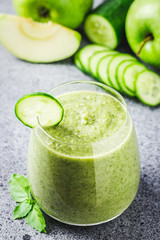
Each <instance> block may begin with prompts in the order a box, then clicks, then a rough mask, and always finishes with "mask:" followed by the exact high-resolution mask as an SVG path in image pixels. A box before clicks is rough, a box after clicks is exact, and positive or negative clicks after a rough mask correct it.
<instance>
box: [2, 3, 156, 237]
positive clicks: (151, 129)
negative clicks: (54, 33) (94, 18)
mask: <svg viewBox="0 0 160 240" xmlns="http://www.w3.org/2000/svg"><path fill="white" fill-rule="evenodd" d="M100 2H101V1H98V0H97V1H95V5H97V4H98V3H100ZM0 12H4V13H14V9H13V6H12V2H11V0H0ZM85 42H86V40H84V42H83V44H84V43H85ZM120 49H121V50H122V49H123V51H129V50H128V49H127V48H126V47H125V48H124V47H123V46H122V47H121V48H120ZM79 79H86V80H88V79H91V78H90V77H89V76H86V75H85V74H83V73H81V72H80V71H79V70H78V69H77V68H76V67H75V66H74V65H73V63H72V61H71V59H68V60H66V61H63V62H59V63H53V64H30V63H26V62H23V61H20V60H18V59H16V58H15V57H13V56H12V55H11V54H10V53H9V52H7V51H6V50H5V49H4V48H3V47H2V46H1V45H0V136H1V137H0V139H1V141H0V240H10V239H14V240H20V239H22V240H51V239H54V240H73V239H74V240H119V239H122V240H130V239H131V240H158V239H160V108H158V107H157V108H150V107H147V106H144V105H142V104H141V103H140V102H139V101H138V100H134V99H129V98H125V99H126V101H127V104H128V107H129V109H130V112H131V115H132V118H133V121H134V125H135V128H136V132H137V137H138V142H139V149H140V157H141V182H140V187H139V191H138V194H137V196H136V198H135V200H134V201H133V203H132V205H131V206H130V207H129V208H128V209H127V210H126V211H125V212H124V213H123V214H122V215H121V216H120V217H118V218H117V219H115V220H114V221H112V222H109V223H106V224H102V225H98V226H94V227H73V226H68V225H66V224H62V223H59V222H57V221H55V220H53V219H51V218H50V217H48V216H47V215H45V214H44V216H45V219H46V224H47V231H48V234H40V233H38V232H36V231H35V230H33V229H32V228H31V227H30V226H28V225H27V224H26V222H25V220H17V221H13V218H12V212H13V209H14V207H15V205H16V204H15V202H14V201H13V200H12V199H11V196H10V194H9V179H10V176H11V174H12V173H19V174H22V175H25V176H27V148H28V137H29V129H28V128H27V127H24V126H23V125H22V124H20V122H19V121H18V120H17V119H16V117H15V116H14V105H15V103H16V101H17V100H18V99H19V98H20V97H21V96H22V95H24V94H26V93H30V92H35V91H46V92H47V91H48V90H50V89H51V88H53V87H54V86H56V85H58V84H60V83H63V82H67V81H74V80H79Z"/></svg>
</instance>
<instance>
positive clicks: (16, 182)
mask: <svg viewBox="0 0 160 240" xmlns="http://www.w3.org/2000/svg"><path fill="white" fill-rule="evenodd" d="M9 183H10V193H11V196H12V198H13V200H14V201H16V202H23V201H24V200H26V199H31V193H30V186H29V182H28V180H27V179H26V178H25V177H23V176H22V175H20V174H13V175H12V176H11V179H10V182H9Z"/></svg>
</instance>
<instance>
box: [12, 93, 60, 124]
mask: <svg viewBox="0 0 160 240" xmlns="http://www.w3.org/2000/svg"><path fill="white" fill-rule="evenodd" d="M15 114H16V117H17V118H18V119H19V120H20V121H21V122H22V123H23V124H24V125H26V126H28V127H30V128H34V127H36V126H38V124H39V123H40V125H41V126H42V127H51V126H55V125H57V124H58V123H60V122H61V121H62V119H63V115H64V109H63V107H62V105H61V104H60V102H59V101H58V100H57V99H55V98H54V97H53V96H51V95H49V94H47V93H42V92H36V93H31V94H27V95H25V96H23V97H22V98H20V99H19V100H18V102H17V103H16V105H15Z"/></svg>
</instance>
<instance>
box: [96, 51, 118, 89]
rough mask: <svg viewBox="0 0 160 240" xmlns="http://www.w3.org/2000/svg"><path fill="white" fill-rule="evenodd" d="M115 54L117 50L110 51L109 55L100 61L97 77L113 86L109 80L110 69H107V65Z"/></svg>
mask: <svg viewBox="0 0 160 240" xmlns="http://www.w3.org/2000/svg"><path fill="white" fill-rule="evenodd" d="M115 54H117V52H115V53H112V54H111V53H110V54H109V55H108V56H105V57H103V58H102V59H101V60H100V61H99V62H98V66H97V77H98V79H99V80H100V81H101V82H102V83H105V84H107V85H108V86H110V87H111V84H110V82H109V80H108V78H109V77H108V71H107V67H108V64H109V62H110V61H111V59H112V58H113V57H114V56H115Z"/></svg>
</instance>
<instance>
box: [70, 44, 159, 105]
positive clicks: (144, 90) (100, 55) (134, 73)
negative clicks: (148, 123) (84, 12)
mask: <svg viewBox="0 0 160 240" xmlns="http://www.w3.org/2000/svg"><path fill="white" fill-rule="evenodd" d="M74 61H75V65H76V66H77V67H78V68H79V69H80V70H81V71H83V72H85V73H88V74H90V75H91V76H93V77H94V78H96V79H98V80H99V81H101V82H102V83H105V84H107V85H108V86H110V87H113V88H114V89H116V90H117V91H119V92H121V93H124V94H126V95H129V96H131V97H135V96H136V97H138V98H139V99H140V100H141V101H142V102H143V103H145V104H147V105H150V106H156V105H158V104H160V76H159V75H157V74H156V73H154V72H152V71H150V70H148V69H147V67H146V66H145V65H143V64H142V63H140V62H139V61H138V60H137V59H136V58H135V57H133V56H131V55H129V54H124V53H119V52H117V51H113V50H109V49H108V48H106V47H104V46H101V45H96V44H91V45H87V46H85V47H84V48H82V49H81V50H80V51H79V52H77V54H76V55H75V58H74Z"/></svg>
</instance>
